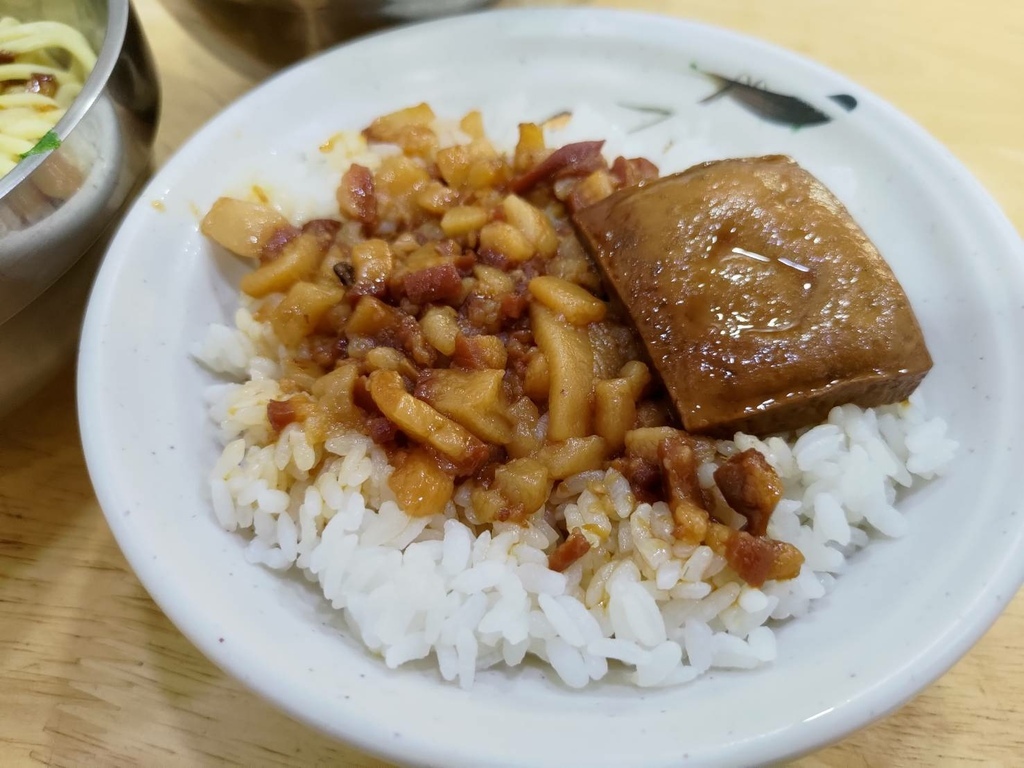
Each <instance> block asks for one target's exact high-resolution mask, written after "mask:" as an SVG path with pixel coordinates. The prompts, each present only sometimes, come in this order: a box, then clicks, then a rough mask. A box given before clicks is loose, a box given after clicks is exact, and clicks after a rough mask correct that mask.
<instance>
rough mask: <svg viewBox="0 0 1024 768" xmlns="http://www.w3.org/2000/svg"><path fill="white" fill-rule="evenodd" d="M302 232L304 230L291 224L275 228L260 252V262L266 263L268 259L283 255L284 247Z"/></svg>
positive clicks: (271, 259)
mask: <svg viewBox="0 0 1024 768" xmlns="http://www.w3.org/2000/svg"><path fill="white" fill-rule="evenodd" d="M301 234H302V230H301V229H299V228H298V227H293V226H292V225H291V224H289V225H287V226H284V227H281V228H280V229H276V230H274V233H273V234H272V235H271V236H270V237H269V238H267V242H266V243H264V244H263V250H262V251H261V252H260V263H261V264H266V263H267V262H268V261H273V260H274V259H276V258H277V257H278V256H280V255H281V251H283V250H284V247H285V246H286V245H288V243H290V242H291V241H292V240H294V239H295V238H296V237H298V236H299V235H301Z"/></svg>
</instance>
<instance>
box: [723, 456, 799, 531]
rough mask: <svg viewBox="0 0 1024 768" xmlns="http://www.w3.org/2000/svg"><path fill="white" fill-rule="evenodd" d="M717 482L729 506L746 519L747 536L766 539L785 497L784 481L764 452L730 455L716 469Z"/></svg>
mask: <svg viewBox="0 0 1024 768" xmlns="http://www.w3.org/2000/svg"><path fill="white" fill-rule="evenodd" d="M715 483H716V484H717V485H718V489H719V490H720V491H721V492H722V497H723V498H724V499H725V501H726V503H727V504H728V505H729V506H730V507H732V508H733V509H734V510H736V511H737V512H739V513H740V514H741V515H743V516H744V517H745V518H747V533H750V534H751V535H753V536H764V535H765V534H766V533H767V532H768V520H769V519H770V518H771V515H772V512H774V511H775V506H776V505H777V504H778V503H779V499H781V498H782V480H780V479H779V476H778V474H777V473H776V472H775V469H774V468H773V467H772V465H771V464H769V463H768V460H767V459H765V457H764V456H763V455H762V454H761V452H760V451H757V450H755V449H753V448H750V449H748V450H746V451H743V452H742V453H737V454H736V455H735V456H731V457H730V458H729V459H728V460H727V461H726V462H725V463H724V464H722V465H721V466H720V467H719V468H718V469H716V470H715Z"/></svg>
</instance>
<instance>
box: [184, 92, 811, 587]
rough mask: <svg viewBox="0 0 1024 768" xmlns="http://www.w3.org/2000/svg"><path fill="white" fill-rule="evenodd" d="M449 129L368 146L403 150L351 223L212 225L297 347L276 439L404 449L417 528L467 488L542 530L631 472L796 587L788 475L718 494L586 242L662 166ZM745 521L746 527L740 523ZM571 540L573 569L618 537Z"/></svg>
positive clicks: (743, 472) (238, 204)
mask: <svg viewBox="0 0 1024 768" xmlns="http://www.w3.org/2000/svg"><path fill="white" fill-rule="evenodd" d="M435 124H436V119H435V115H434V113H433V112H432V111H431V110H430V108H429V107H428V106H427V105H423V104H421V105H419V106H416V107H411V108H409V109H404V110H401V111H399V112H395V113H392V114H390V115H386V116H384V117H381V118H378V119H377V120H375V121H374V122H373V123H372V124H371V125H370V126H369V127H368V128H367V129H366V130H365V131H364V135H365V136H366V138H367V139H368V140H369V141H370V142H377V143H386V144H390V145H395V146H397V147H398V148H399V150H400V151H398V152H393V153H390V154H386V155H385V156H384V157H383V158H382V159H381V161H380V164H379V166H378V167H376V168H374V169H372V170H371V169H370V168H368V167H366V166H363V165H358V164H354V165H352V166H351V167H350V168H349V169H348V170H347V171H346V172H345V173H344V175H343V176H342V178H341V181H340V184H339V186H338V191H337V201H338V217H337V219H330V220H328V219H315V220H312V221H308V222H305V223H304V224H302V225H298V224H294V223H292V222H289V221H287V220H286V219H285V218H284V217H283V216H281V214H280V213H278V212H277V210H275V209H274V208H273V207H271V206H270V205H268V204H266V203H263V202H250V201H244V200H237V199H231V198H221V199H219V200H218V201H217V202H216V203H215V204H214V205H213V207H212V208H211V210H210V211H209V213H208V214H207V216H206V218H205V219H204V221H203V225H202V230H203V232H204V233H205V234H206V235H208V236H209V237H210V238H212V239H213V240H214V241H216V242H218V243H219V244H221V245H222V246H224V247H226V248H227V249H229V250H230V251H232V252H234V253H236V254H238V255H239V256H243V257H248V258H251V259H253V260H254V263H255V265H256V267H255V269H254V270H253V271H252V272H250V273H248V274H247V275H246V276H245V277H244V278H243V280H242V284H241V288H242V290H243V292H244V293H246V294H248V295H249V296H250V297H252V298H253V299H255V300H257V302H258V308H257V310H256V312H255V316H256V318H257V319H258V320H261V321H265V322H268V323H269V324H270V325H271V327H272V328H273V330H274V332H275V334H276V336H277V339H278V340H279V341H280V342H281V344H282V345H284V347H285V348H286V349H287V350H288V352H289V355H288V359H287V360H286V363H285V367H284V371H283V376H282V379H281V389H282V391H283V392H284V393H285V396H283V397H282V398H281V399H279V400H275V401H272V402H271V403H270V404H269V405H268V406H267V419H268V422H269V424H270V426H271V428H272V429H274V430H276V431H280V430H282V429H284V427H286V426H287V425H289V424H292V423H299V424H301V425H302V427H303V429H304V430H305V431H306V433H307V434H308V435H309V436H310V437H311V438H312V440H313V441H318V440H320V441H322V440H323V439H326V438H327V437H329V436H330V435H331V434H333V433H337V432H346V431H351V430H358V431H361V432H363V433H364V434H366V435H368V436H369V437H370V438H372V439H373V440H374V441H375V442H376V443H378V444H379V445H381V446H382V447H383V448H385V449H386V451H387V453H388V456H389V459H390V462H391V464H392V465H393V467H394V472H393V474H392V475H391V477H390V480H389V485H390V487H391V489H392V491H393V492H394V494H395V496H396V499H397V501H398V502H399V504H400V505H401V507H402V508H403V509H404V510H405V511H406V512H407V513H408V514H410V515H413V516H420V515H433V514H436V513H438V512H440V511H442V510H444V509H445V507H446V506H447V505H448V503H449V501H450V500H451V499H452V496H453V495H454V494H455V493H456V492H457V490H459V489H460V488H462V487H468V492H469V497H470V498H471V500H472V504H471V511H470V512H468V513H467V514H468V515H469V516H470V517H471V519H468V520H464V522H466V523H468V524H470V525H473V526H477V527H480V526H487V525H488V524H490V523H492V522H494V521H506V522H508V521H510V522H519V523H526V522H527V521H528V520H529V519H530V517H531V516H532V515H534V514H535V513H537V512H538V511H539V510H541V509H543V508H544V507H545V505H546V503H547V501H548V498H549V496H550V494H551V492H552V489H553V487H554V485H555V483H557V482H558V481H560V480H563V479H565V478H568V477H570V476H574V475H577V474H579V473H582V472H586V471H589V470H600V469H607V468H609V467H615V468H616V469H618V470H619V471H620V472H622V474H623V475H624V476H625V477H626V478H627V479H628V480H629V481H630V484H631V486H632V488H633V492H634V494H635V495H636V497H637V498H638V499H644V500H655V499H663V500H666V501H667V502H669V504H670V507H671V509H672V512H673V517H674V520H675V525H676V528H675V532H674V535H675V536H676V537H677V538H678V539H680V540H683V541H686V542H687V543H692V544H700V543H706V544H707V545H708V546H709V547H711V548H712V549H713V550H714V551H715V552H716V553H718V554H719V555H721V556H722V557H724V558H725V559H726V561H727V562H728V563H729V565H730V566H731V567H732V568H733V570H735V571H736V573H737V574H738V575H739V576H740V577H741V578H742V579H744V580H745V581H746V582H748V583H749V584H751V585H754V586H758V585H760V584H762V583H764V581H766V580H768V579H786V578H792V577H795V576H796V575H797V574H798V572H799V570H800V566H801V564H802V562H803V557H802V556H801V555H800V553H799V551H798V550H797V549H796V548H795V547H793V546H792V545H790V544H785V543H782V542H779V541H774V540H771V539H769V538H767V536H766V526H767V521H768V517H769V515H770V514H771V512H772V509H774V506H775V504H776V502H777V501H778V499H779V497H780V495H781V484H780V481H779V479H778V477H777V476H776V475H775V473H774V470H772V468H771V466H770V465H768V463H767V462H766V461H765V460H764V459H763V458H762V457H761V456H760V454H756V455H753V454H754V453H755V452H751V451H747V452H744V453H742V454H739V455H737V456H734V457H732V458H730V459H729V460H727V461H726V462H725V463H724V464H722V466H721V467H720V468H719V469H718V471H717V472H716V473H715V480H716V483H717V486H718V489H717V490H716V489H707V488H702V487H701V486H700V484H699V483H698V482H697V467H698V466H699V465H700V463H702V462H703V461H707V460H710V459H712V458H714V455H715V450H714V444H713V443H711V442H710V441H709V440H707V439H705V438H698V437H693V436H690V435H688V434H686V433H685V432H683V431H682V430H681V429H679V427H678V423H677V421H676V420H675V418H674V416H673V414H672V412H671V410H670V407H669V405H668V401H667V399H666V397H665V392H664V390H663V388H662V386H661V384H660V382H658V381H657V380H655V379H654V378H652V376H651V372H650V368H649V366H648V364H647V363H646V362H645V360H644V357H643V353H642V349H641V345H640V344H639V342H638V340H637V337H636V335H635V332H634V330H633V328H632V327H631V326H630V325H629V322H628V320H627V319H626V317H625V313H624V312H623V311H622V310H621V308H620V307H619V306H617V305H616V304H615V302H613V301H611V300H610V297H609V295H608V293H607V292H606V290H605V287H604V285H603V283H602V280H601V276H600V273H599V272H598V271H597V269H596V268H595V266H594V265H593V264H592V263H591V262H590V260H589V259H588V258H587V256H586V255H585V253H584V251H583V249H582V248H581V246H580V243H579V241H578V240H577V238H576V235H575V233H574V231H573V227H572V224H571V222H570V219H569V216H570V215H571V214H572V213H573V212H574V211H577V210H580V209H582V208H584V207H586V206H588V205H591V204H593V203H595V202H597V201H599V200H601V199H603V198H605V197H607V196H608V195H610V194H612V193H613V192H614V191H616V190H618V189H621V188H624V187H626V186H631V185H638V184H644V183H646V182H648V181H650V180H652V179H654V178H656V177H657V168H655V167H654V165H653V164H651V163H650V162H649V161H648V160H645V159H643V158H632V159H630V158H623V157H619V158H616V159H615V160H614V162H613V163H611V164H610V165H609V164H608V162H607V161H606V160H605V158H604V157H603V155H602V154H601V149H602V142H599V141H592V142H580V143H576V144H569V145H566V146H563V147H561V148H558V149H554V150H552V149H551V148H548V147H546V146H545V140H544V133H543V130H542V129H541V127H540V126H538V125H535V124H530V123H527V124H522V125H521V126H520V128H519V140H518V143H517V145H516V147H515V151H514V152H513V153H512V154H511V155H510V156H507V155H504V154H502V153H500V152H498V151H497V150H496V149H495V147H494V146H493V145H492V144H491V143H490V141H488V139H487V138H486V136H485V135H484V131H483V126H482V120H481V117H480V115H479V113H476V112H471V113H470V114H468V115H466V116H465V117H464V118H463V119H462V121H461V123H460V128H461V130H462V132H463V133H465V134H466V136H467V137H468V138H469V141H468V142H467V143H462V144H455V145H452V146H440V143H439V139H438V133H437V132H436V131H435V129H434V127H433V126H434V125H435ZM724 504H728V505H729V506H731V507H732V508H733V509H734V510H735V511H736V512H739V513H740V514H743V515H744V516H746V517H747V520H748V525H747V530H746V531H739V530H736V529H734V528H731V527H729V526H727V525H724V524H722V522H721V516H720V515H717V514H716V510H720V509H721V508H720V506H719V505H724ZM730 517H731V516H730ZM551 522H553V523H554V524H556V525H558V524H559V523H558V521H551ZM562 533H563V536H564V539H563V541H562V543H561V544H559V545H558V546H557V547H556V548H555V549H554V550H553V552H552V554H551V556H550V567H551V568H552V569H554V570H564V569H565V568H567V567H568V566H569V565H571V564H572V563H573V562H574V561H575V560H577V559H579V558H580V557H582V556H583V555H584V554H586V552H587V551H588V550H589V549H590V548H591V547H592V546H597V545H599V544H600V538H601V536H602V535H603V532H601V531H596V530H588V529H587V528H586V527H583V528H575V529H573V530H572V531H568V530H564V526H563V531H562Z"/></svg>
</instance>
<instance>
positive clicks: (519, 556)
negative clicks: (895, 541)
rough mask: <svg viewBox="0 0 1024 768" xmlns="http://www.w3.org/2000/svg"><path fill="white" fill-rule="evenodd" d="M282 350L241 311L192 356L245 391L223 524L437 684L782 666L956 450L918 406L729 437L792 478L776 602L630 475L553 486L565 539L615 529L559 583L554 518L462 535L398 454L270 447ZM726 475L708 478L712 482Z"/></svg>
mask: <svg viewBox="0 0 1024 768" xmlns="http://www.w3.org/2000/svg"><path fill="white" fill-rule="evenodd" d="M282 353H283V350H280V349H279V348H278V345H277V343H276V341H275V340H274V338H273V334H272V332H271V330H270V329H269V327H268V326H266V325H263V324H260V323H258V322H256V321H255V320H254V319H253V317H252V315H251V313H250V312H249V311H248V309H247V308H245V306H243V308H241V309H239V310H238V312H237V314H236V317H235V327H234V328H229V327H225V326H217V325H215V326H212V327H211V328H210V330H209V333H208V335H207V337H206V339H205V340H204V342H203V343H202V344H201V345H200V346H199V347H198V348H197V349H196V356H197V357H198V359H199V360H201V361H202V362H203V363H205V364H206V365H207V366H208V367H210V368H211V369H212V370H214V371H216V372H218V373H224V374H228V375H229V376H231V377H234V378H236V379H238V380H241V381H244V383H241V384H238V383H231V384H222V385H218V386H215V387H211V390H210V393H209V408H210V414H211V416H212V418H213V420H214V422H216V424H217V425H218V429H219V438H220V440H221V442H222V444H223V445H224V449H223V452H222V453H221V456H220V458H219V460H218V461H217V463H216V465H215V466H214V468H213V470H212V472H211V473H210V491H211V495H212V500H213V509H214V512H215V514H216V517H217V520H218V522H219V523H220V524H221V525H222V526H223V527H224V528H225V529H227V530H229V531H230V530H241V531H245V532H246V534H247V535H248V536H249V543H248V545H247V548H246V556H247V558H248V559H249V560H250V561H251V562H253V563H259V564H262V565H264V566H266V567H268V568H272V569H277V570H282V571H283V570H287V569H290V568H297V569H299V570H300V571H301V572H302V573H303V574H305V576H306V577H307V578H308V579H309V580H310V581H311V582H314V583H316V584H317V585H318V586H319V588H320V589H321V590H322V592H323V594H324V597H325V598H326V599H327V600H329V601H330V603H331V605H332V606H333V607H334V608H335V609H338V610H340V611H343V615H344V618H345V620H346V622H347V624H348V626H349V627H350V629H351V631H352V633H353V635H354V636H356V637H358V638H359V639H360V640H361V641H362V642H363V643H364V644H365V645H366V647H367V648H368V649H370V650H371V651H373V652H374V653H376V654H379V655H380V656H381V657H383V660H384V663H385V664H387V665H388V666H389V667H398V666H400V665H402V664H404V663H406V662H409V661H413V660H415V659H425V658H428V657H431V656H432V657H433V658H434V659H435V660H436V663H437V667H438V669H439V671H440V674H441V676H442V677H443V678H444V679H445V680H458V682H459V684H460V685H462V686H469V685H471V684H472V682H473V679H474V677H475V675H476V673H477V672H478V671H479V670H481V669H486V668H488V667H491V666H493V665H496V664H507V665H509V666H516V665H518V664H520V663H522V662H523V661H524V660H525V659H526V658H527V657H535V658H537V659H540V660H542V661H544V662H547V663H548V664H550V666H551V668H552V669H553V670H554V671H555V672H556V673H557V675H558V677H559V678H560V679H561V680H562V681H563V682H564V683H565V684H566V685H568V686H570V687H573V688H581V687H584V686H586V685H587V684H588V683H589V682H591V681H593V680H600V679H602V678H604V677H605V676H606V675H609V674H615V675H619V676H622V675H625V676H626V677H627V679H628V680H629V681H631V682H632V683H635V684H636V685H639V686H665V685H675V684H680V683H685V682H688V681H690V680H693V679H694V678H696V677H697V676H699V675H701V674H703V673H704V672H706V671H708V670H709V669H712V668H740V669H749V668H753V667H757V666H759V665H761V664H765V663H767V662H770V661H772V660H773V659H774V658H775V655H776V649H775V634H774V632H773V630H772V626H773V624H774V622H777V621H780V620H784V619H788V618H790V617H794V616H801V615H803V614H805V613H806V612H807V611H808V610H809V609H810V606H811V604H812V602H813V601H814V600H817V599H819V598H821V597H822V596H824V595H825V594H826V593H827V592H828V591H829V589H830V588H831V586H832V584H833V581H834V578H835V576H836V575H837V574H839V573H840V572H841V571H842V570H843V568H844V567H845V563H846V558H847V557H849V556H850V555H851V554H853V553H854V552H856V551H857V550H858V549H860V548H862V547H864V546H867V545H868V544H869V543H870V542H871V541H872V540H873V539H874V538H875V537H876V536H877V535H883V536H890V537H893V536H901V535H903V534H904V533H906V532H907V529H908V521H907V519H906V518H905V517H904V516H903V514H901V513H900V512H899V511H898V510H897V508H896V506H895V503H896V500H897V496H898V493H899V491H900V489H903V488H909V487H910V486H911V485H912V484H913V483H914V482H916V481H918V480H919V479H924V480H927V479H930V478H932V477H934V476H936V475H938V474H940V473H941V472H942V471H943V469H944V468H945V467H946V466H948V464H949V462H950V460H951V458H952V456H953V454H954V451H955V449H956V443H955V442H953V441H952V440H950V439H948V438H947V437H946V425H945V423H944V422H943V421H942V420H941V419H938V418H929V417H928V416H927V415H926V413H925V410H924V405H923V403H922V401H921V398H920V396H919V395H915V396H913V397H911V399H910V401H909V402H907V403H902V404H899V405H892V406H886V407H883V408H875V409H866V410H865V409H862V408H859V407H857V406H853V405H847V406H843V407H841V408H835V409H834V410H833V411H832V412H831V413H830V414H829V418H828V421H827V422H826V423H824V424H821V425H819V426H816V427H814V428H812V429H809V430H806V431H803V432H802V433H801V434H799V436H797V437H796V438H795V439H792V440H789V441H787V440H784V439H782V438H780V437H772V438H769V439H767V440H764V441H762V440H759V439H758V438H756V437H752V436H750V435H743V434H738V435H736V436H735V440H732V441H723V442H721V443H720V444H719V452H720V453H721V454H722V456H723V457H724V456H728V455H730V454H732V453H734V452H737V451H742V450H746V449H748V448H756V449H757V450H759V451H761V452H762V453H763V454H764V455H765V456H766V457H767V459H768V461H769V462H770V463H771V464H772V466H773V467H775V469H776V470H777V471H778V473H779V475H780V477H781V478H782V480H783V482H784V485H785V495H784V498H783V500H782V501H781V502H780V503H779V505H778V507H777V509H776V510H775V512H774V514H773V515H772V518H771V521H770V524H769V526H768V533H769V535H770V536H772V537H774V538H776V539H781V540H783V541H787V542H790V543H792V544H794V545H795V546H797V547H798V548H799V549H800V551H801V552H802V553H803V554H804V557H805V558H806V561H805V563H804V566H803V569H802V570H801V572H800V575H799V576H798V577H797V578H795V579H792V580H790V581H785V582H768V583H766V584H765V585H764V586H763V587H762V588H761V589H754V588H751V587H749V586H747V585H746V584H744V583H742V582H741V581H739V580H738V579H737V577H736V576H735V575H734V574H732V572H731V571H730V570H728V569H727V568H726V566H725V562H724V560H723V559H722V558H720V557H718V556H717V555H715V554H714V553H713V552H712V551H711V550H710V549H709V548H708V547H706V546H698V547H693V546H687V545H682V544H680V543H678V542H675V541H674V540H673V538H672V535H671V531H672V516H671V513H670V511H669V509H668V506H667V505H666V504H664V503H662V502H659V503H656V504H653V505H651V504H637V503H636V501H635V500H634V499H633V496H632V493H631V491H630V488H629V483H628V482H627V481H626V479H625V478H624V477H623V476H622V475H621V474H619V473H618V472H616V471H614V470H608V471H606V472H591V473H585V474H583V475H579V476H576V477H571V478H569V479H567V480H565V481H563V482H562V483H560V484H558V485H557V486H556V488H555V490H554V492H553V494H552V498H551V503H550V507H551V511H553V512H554V513H555V514H556V515H557V516H558V517H559V518H562V519H564V520H565V522H566V524H567V526H568V528H570V529H571V528H573V527H576V526H583V525H587V526H588V528H587V529H588V530H591V531H597V530H599V531H602V532H604V533H606V534H607V535H608V538H607V540H606V544H605V547H604V549H605V550H606V554H605V556H604V558H605V559H601V557H599V556H598V554H597V553H591V554H588V556H586V557H584V558H583V559H581V560H579V561H578V562H576V563H575V564H573V565H572V566H571V567H570V568H569V569H568V570H566V571H565V572H564V573H557V572H554V571H551V570H549V569H548V567H547V562H548V558H547V554H546V553H545V550H548V549H549V548H550V547H551V545H552V544H554V543H555V542H556V541H557V540H558V535H557V533H556V531H555V530H554V529H553V528H551V526H550V525H549V524H548V523H547V522H545V520H544V515H543V511H542V512H541V513H538V514H537V515H535V516H534V518H533V519H532V521H531V524H530V525H529V526H527V527H519V526H517V525H513V524H500V523H498V524H495V525H494V526H493V527H492V530H484V531H483V532H482V533H480V534H479V535H475V534H474V532H473V530H472V529H471V528H470V527H468V526H467V525H465V524H463V523H462V522H460V519H464V520H472V519H473V518H472V512H471V510H467V505H468V499H467V498H466V496H465V494H456V497H455V499H454V500H453V502H452V503H449V505H448V508H447V509H446V511H445V513H444V514H442V515H437V516H435V517H432V518H410V517H408V516H407V515H405V514H404V513H403V512H402V510H401V509H399V508H398V506H397V505H396V503H395V501H394V497H393V495H392V494H391V492H390V489H389V488H388V484H387V478H388V476H389V474H390V472H391V467H390V466H389V465H388V462H387V458H386V456H385V454H384V452H383V451H382V450H381V449H380V448H379V447H377V446H376V445H375V444H374V443H373V442H372V441H370V440H369V439H368V438H366V437H364V436H362V435H359V434H348V435H344V436H339V437H334V438H332V439H329V440H327V442H326V443H325V444H324V445H316V446H314V445H310V444H309V442H308V441H307V439H306V436H305V433H304V432H303V431H302V429H301V427H300V426H298V425H296V424H292V425H289V426H288V427H286V428H285V429H284V431H283V432H282V433H281V434H280V436H279V437H278V439H277V440H276V441H275V442H270V438H271V436H272V433H271V431H270V428H269V425H268V423H267V418H266V410H267V408H266V406H267V403H268V401H270V400H271V399H274V398H276V397H277V396H278V395H279V388H278V384H277V381H276V378H277V377H278V375H279V368H278V362H277V361H278V360H279V359H280V355H281V354H282ZM314 469H315V472H314ZM713 470H714V466H713V465H706V466H704V467H702V468H701V472H700V477H701V481H702V482H703V483H704V484H705V485H710V484H711V483H712V482H713V479H712V477H711V473H712V472H713ZM311 473H312V474H311ZM605 560H607V561H605Z"/></svg>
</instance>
